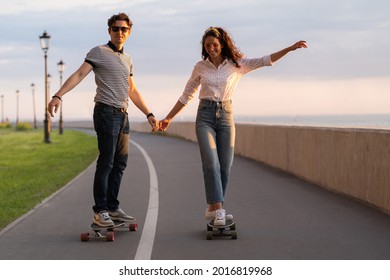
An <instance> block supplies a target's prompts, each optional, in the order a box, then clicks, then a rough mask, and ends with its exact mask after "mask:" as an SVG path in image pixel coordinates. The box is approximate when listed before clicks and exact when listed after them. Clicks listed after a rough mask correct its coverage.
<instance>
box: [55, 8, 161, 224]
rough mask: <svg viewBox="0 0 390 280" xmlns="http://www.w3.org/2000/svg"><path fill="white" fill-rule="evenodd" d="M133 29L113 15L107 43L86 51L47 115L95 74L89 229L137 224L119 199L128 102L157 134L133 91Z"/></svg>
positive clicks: (125, 154) (123, 16) (153, 121)
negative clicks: (95, 151)
mask: <svg viewBox="0 0 390 280" xmlns="http://www.w3.org/2000/svg"><path fill="white" fill-rule="evenodd" d="M132 25H133V23H132V22H131V20H130V19H129V17H128V16H127V15H126V14H124V13H120V14H118V15H113V16H112V17H111V18H110V19H109V20H108V34H109V35H110V41H109V42H108V43H107V44H106V45H101V46H97V47H95V48H93V49H91V50H90V52H89V53H88V54H87V56H86V58H85V61H84V63H83V64H82V65H81V66H80V68H79V69H78V70H77V71H76V72H74V73H73V74H72V75H71V76H70V77H69V78H68V79H67V80H66V81H65V83H64V85H63V86H62V87H61V88H60V89H59V90H58V92H57V93H56V94H55V95H54V96H53V98H52V100H51V101H50V103H49V105H48V111H49V113H50V115H51V116H52V117H53V116H54V113H56V112H57V110H58V107H59V106H60V104H61V102H62V96H63V95H65V94H66V93H67V92H69V91H70V90H72V89H73V88H74V87H75V86H77V85H78V84H79V83H80V82H81V81H82V80H83V79H84V78H85V77H86V76H87V75H88V74H89V73H90V72H91V71H93V72H94V73H95V82H96V86H97V89H96V95H95V98H94V101H95V108H94V114H93V121H94V127H95V131H96V133H97V139H98V148H99V157H98V160H97V165H96V171H95V178H94V186H93V195H94V200H95V205H94V206H93V210H94V217H93V223H95V224H97V225H99V226H104V227H110V226H112V225H113V224H114V222H113V221H120V222H133V221H135V218H133V217H131V216H129V215H127V214H125V213H124V212H123V211H122V210H121V209H120V208H119V201H118V199H117V197H118V194H119V188H120V184H121V179H122V175H123V171H124V170H125V168H126V165H127V158H128V143H129V121H128V116H127V112H126V111H127V106H128V97H130V99H131V101H132V102H133V103H134V104H135V105H136V106H137V107H138V108H139V110H141V111H142V112H143V113H144V114H145V115H146V117H147V120H148V122H149V123H150V125H151V126H152V127H153V130H156V129H157V128H158V121H157V120H156V119H155V117H154V115H153V114H152V113H151V112H150V111H149V109H148V107H147V106H146V104H145V102H144V100H143V98H142V95H141V94H140V92H139V91H138V90H137V88H136V86H135V82H134V78H133V64H132V60H131V58H130V56H129V55H128V54H126V53H125V52H124V51H123V46H124V44H125V42H126V40H127V38H128V37H129V36H130V33H131V28H132Z"/></svg>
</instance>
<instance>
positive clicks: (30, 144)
mask: <svg viewBox="0 0 390 280" xmlns="http://www.w3.org/2000/svg"><path fill="white" fill-rule="evenodd" d="M51 141H52V143H50V144H45V143H44V141H43V131H42V130H33V131H15V129H12V128H2V129H0V210H1V211H0V230H1V229H2V228H4V227H5V226H7V225H8V224H9V223H11V222H12V221H13V220H15V219H17V218H18V217H20V216H21V215H23V214H25V213H27V212H28V211H29V210H31V209H32V208H33V207H34V206H35V205H37V204H38V203H39V202H41V201H42V200H43V199H45V198H46V197H48V196H49V195H50V194H52V193H54V192H55V191H57V190H58V189H60V188H61V187H63V186H64V185H66V183H68V182H69V181H71V180H72V179H73V178H74V177H76V176H77V175H78V174H79V173H80V172H82V171H83V170H85V168H87V167H88V166H89V165H90V164H91V163H92V162H93V161H94V160H95V159H96V156H97V154H98V150H97V144H96V137H95V136H92V135H87V134H85V133H83V132H80V131H72V130H67V131H66V132H65V133H64V134H63V135H58V133H52V134H51Z"/></svg>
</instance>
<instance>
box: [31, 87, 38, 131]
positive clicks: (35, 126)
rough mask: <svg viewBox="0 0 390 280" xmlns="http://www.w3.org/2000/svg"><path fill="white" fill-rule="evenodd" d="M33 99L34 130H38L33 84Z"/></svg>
mask: <svg viewBox="0 0 390 280" xmlns="http://www.w3.org/2000/svg"><path fill="white" fill-rule="evenodd" d="M31 91H32V98H33V113H34V129H37V128H38V126H37V112H36V109H35V84H34V83H32V84H31Z"/></svg>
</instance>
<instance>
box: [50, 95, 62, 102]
mask: <svg viewBox="0 0 390 280" xmlns="http://www.w3.org/2000/svg"><path fill="white" fill-rule="evenodd" d="M52 98H58V99H59V100H61V101H62V98H61V97H59V96H58V95H53V96H52Z"/></svg>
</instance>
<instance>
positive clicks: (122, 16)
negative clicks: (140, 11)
mask: <svg viewBox="0 0 390 280" xmlns="http://www.w3.org/2000/svg"><path fill="white" fill-rule="evenodd" d="M117 20H123V21H126V22H127V24H128V25H129V27H132V26H133V22H132V21H131V20H130V18H129V16H128V15H126V14H125V13H119V14H117V15H113V16H112V17H110V18H109V19H108V21H107V24H108V27H111V26H113V25H114V23H115V22H116V21H117Z"/></svg>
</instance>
